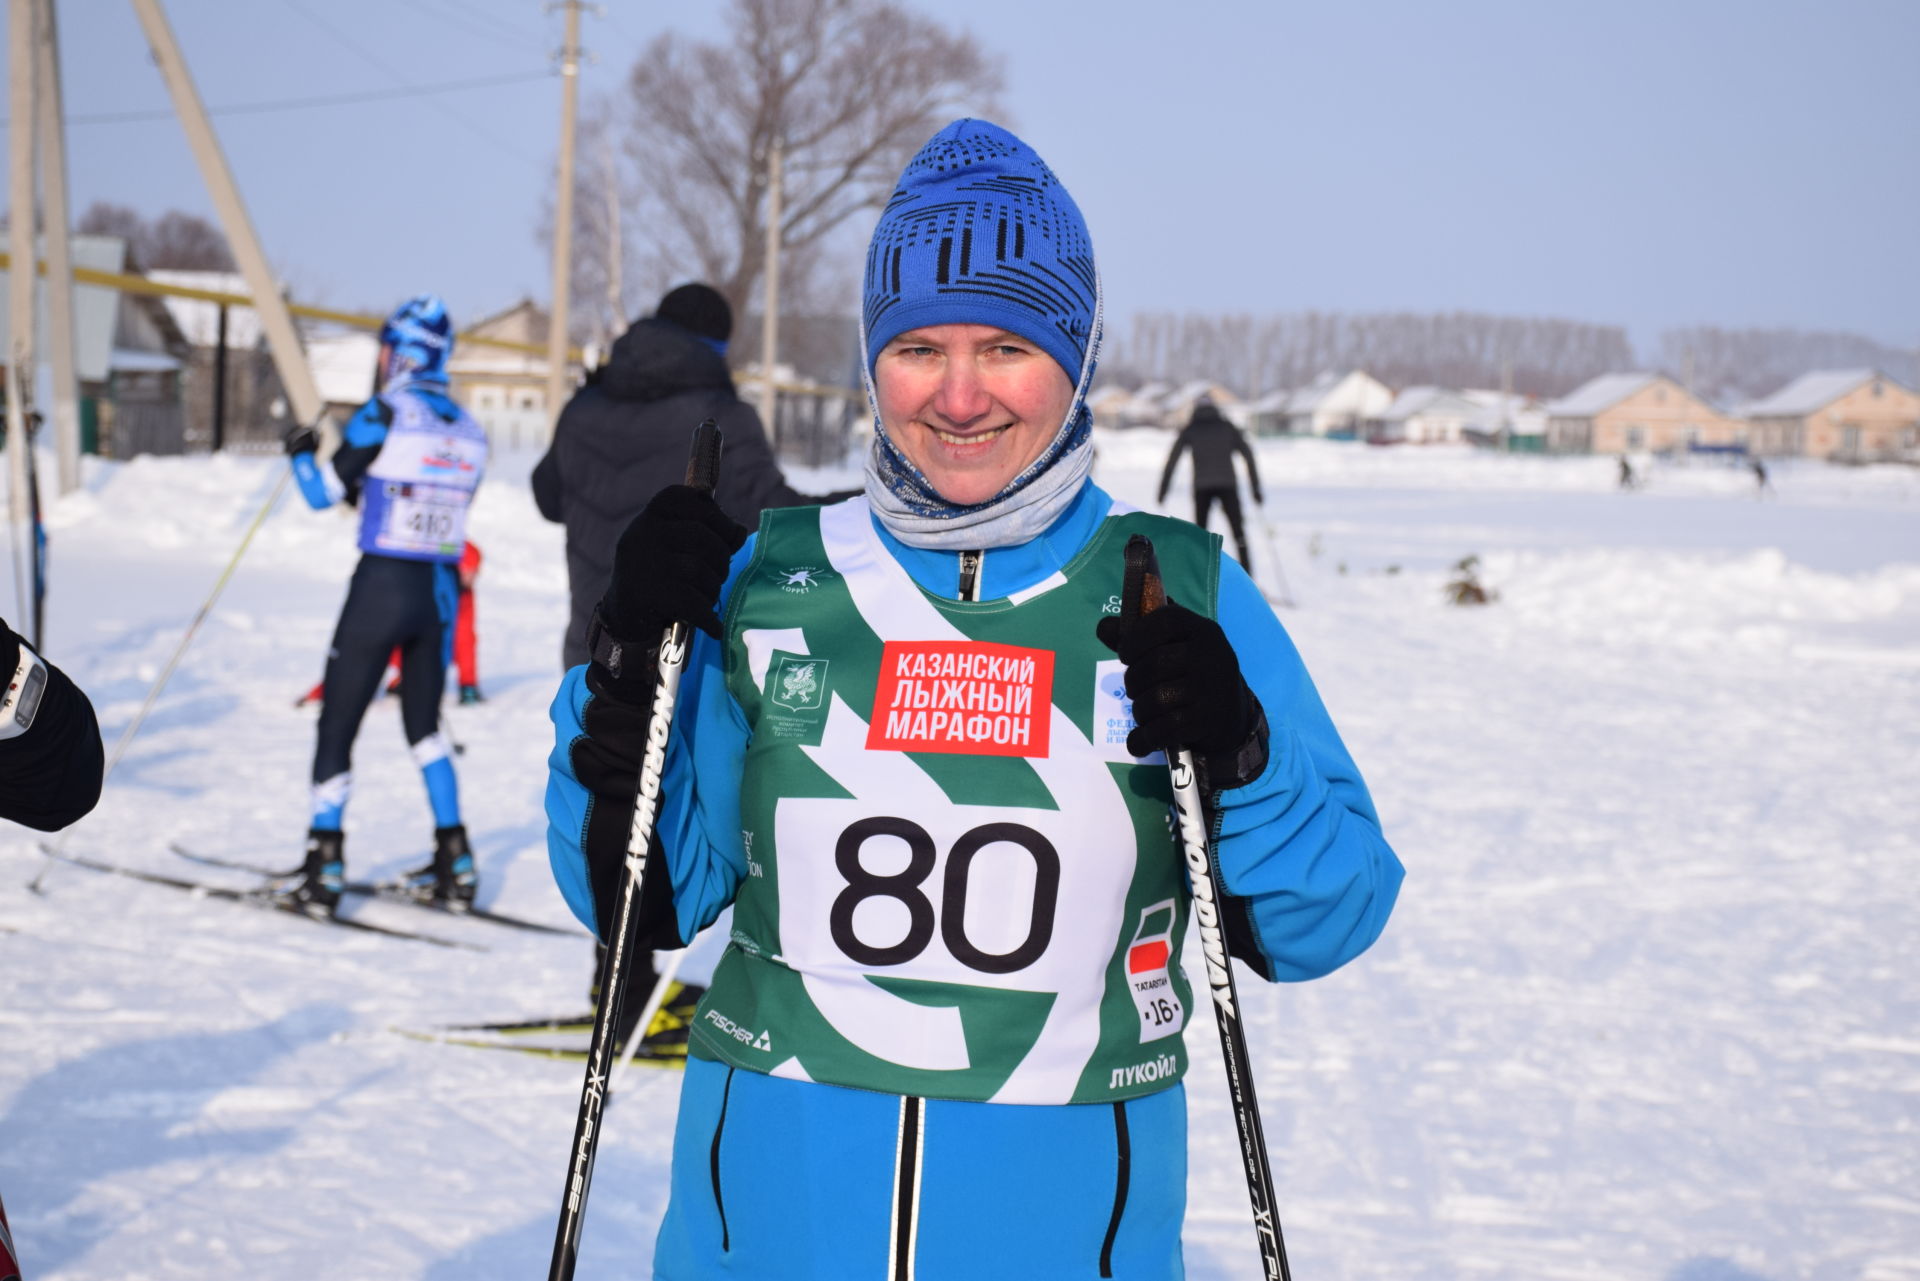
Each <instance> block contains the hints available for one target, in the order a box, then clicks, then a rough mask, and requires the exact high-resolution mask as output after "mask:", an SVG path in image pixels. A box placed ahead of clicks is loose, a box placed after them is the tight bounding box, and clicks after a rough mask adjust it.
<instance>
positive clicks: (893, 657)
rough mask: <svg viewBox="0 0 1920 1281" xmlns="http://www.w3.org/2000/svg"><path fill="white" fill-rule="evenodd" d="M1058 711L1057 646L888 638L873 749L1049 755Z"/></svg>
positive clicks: (870, 730) (870, 740) (871, 730)
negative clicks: (1055, 707)
mask: <svg viewBox="0 0 1920 1281" xmlns="http://www.w3.org/2000/svg"><path fill="white" fill-rule="evenodd" d="M1052 713H1053V651H1052V650H1047V649H1026V648H1023V647H1022V646H1019V645H996V644H993V643H991V642H988V641H888V642H887V643H886V646H885V648H884V649H883V650H882V652H881V656H880V684H879V686H878V687H877V688H876V689H875V690H874V695H873V723H872V724H871V725H869V726H868V727H867V750H868V751H874V752H955V753H960V754H962V755H966V756H1045V755H1046V754H1047V731H1048V729H1049V728H1050V726H1051V724H1052Z"/></svg>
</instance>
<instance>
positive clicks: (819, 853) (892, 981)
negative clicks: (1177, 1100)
mask: <svg viewBox="0 0 1920 1281" xmlns="http://www.w3.org/2000/svg"><path fill="white" fill-rule="evenodd" d="M1134 533H1146V534H1148V535H1149V536H1150V537H1151V538H1152V539H1153V540H1154V546H1155V550H1156V552H1157V553H1158V556H1159V560H1160V565H1161V568H1162V572H1163V574H1164V575H1165V577H1166V580H1167V583H1168V587H1169V590H1170V591H1171V593H1172V594H1173V595H1174V596H1176V597H1177V598H1178V599H1179V600H1180V601H1181V602H1182V603H1183V604H1185V605H1187V606H1188V607H1189V608H1192V609H1196V610H1203V611H1205V612H1207V613H1209V614H1210V613H1212V612H1213V609H1214V603H1215V594H1216V587H1217V579H1218V566H1219V539H1218V538H1216V537H1214V536H1212V535H1208V534H1206V533H1204V532H1202V531H1200V530H1198V529H1195V528H1194V527H1193V526H1191V525H1188V524H1185V523H1183V522H1179V521H1173V520H1168V519H1165V518H1163V517H1156V516H1149V515H1146V514H1145V513H1141V512H1133V511H1127V512H1123V513H1116V514H1113V515H1110V516H1109V517H1108V518H1107V520H1106V521H1105V522H1104V523H1103V524H1102V526H1101V528H1100V531H1099V532H1098V533H1097V534H1096V535H1095V537H1094V538H1093V539H1092V541H1091V542H1089V544H1088V545H1087V546H1086V547H1085V548H1083V549H1082V550H1081V552H1080V554H1079V555H1078V556H1076V557H1075V558H1074V559H1073V561H1072V562H1071V563H1069V564H1068V565H1067V566H1066V567H1065V569H1063V570H1062V571H1060V572H1059V573H1058V574H1055V575H1054V576H1052V577H1051V578H1049V579H1047V580H1046V581H1044V582H1042V583H1040V584H1038V585H1036V586H1035V587H1033V588H1031V589H1029V590H1027V591H1025V592H1021V593H1019V594H1017V595H1016V596H1014V597H1011V598H1007V599H1002V600H995V601H986V602H980V603H962V602H958V601H952V600H945V599H942V598H940V597H937V596H934V595H932V594H931V593H928V592H926V591H924V590H922V589H921V588H920V586H919V585H918V584H916V583H915V582H914V581H913V580H912V578H911V577H910V576H909V575H908V574H907V572H906V570H905V569H903V568H902V567H901V566H900V565H899V564H898V563H897V562H896V561H895V560H894V559H893V558H892V556H890V555H889V554H888V553H887V551H886V549H885V547H884V546H883V545H882V543H881V542H880V539H879V537H878V536H877V535H876V534H875V532H874V530H873V527H872V523H871V518H870V516H869V512H868V507H867V504H866V502H865V501H864V500H859V499H856V500H854V501H852V502H847V503H841V504H837V505H835V506H833V507H827V508H797V509H789V510H784V511H771V512H768V513H766V514H765V515H764V516H763V517H762V520H761V526H760V534H759V541H758V545H757V548H756V553H755V556H754V559H753V561H752V563H751V564H750V565H749V566H748V568H747V569H746V571H745V572H744V573H743V574H742V575H741V577H740V578H739V580H738V581H737V582H736V583H735V585H734V589H733V594H732V598H731V601H730V603H729V608H728V614H727V626H728V631H727V646H726V679H727V685H728V689H729V692H730V693H731V694H732V695H733V698H734V699H735V701H736V702H737V703H738V704H739V706H740V708H741V709H742V711H743V712H744V713H745V716H746V719H747V723H748V725H749V727H750V731H751V738H750V742H749V746H748V748H747V753H746V761H745V771H744V777H743V780H742V784H741V796H740V814H741V827H742V832H741V836H742V842H743V845H744V847H745V850H746V854H747V876H746V878H745V880H744V881H743V882H742V884H741V886H740V890H739V894H738V897H737V899H736V902H735V907H734V927H733V936H732V940H731V944H730V946H729V948H728V950H727V953H726V955H725V956H724V958H723V959H722V961H721V962H720V965H719V967H718V969H717V971H716V973H715V975H714V980H713V983H712V986H711V988H710V990H709V992H708V994H707V997H706V999H705V1001H704V1002H703V1003H702V1005H701V1009H700V1012H699V1015H698V1018H697V1020H696V1024H695V1028H694V1052H695V1053H696V1054H702V1055H704V1056H706V1057H716V1058H719V1059H722V1060H724V1061H726V1062H729V1063H732V1064H735V1065H736V1066H739V1067H743V1068H748V1069H751V1070H754V1071H760V1072H770V1073H772V1074H774V1075H776V1076H787V1077H794V1078H799V1079H805V1080H816V1081H824V1082H830V1083H832V1084H836V1085H845V1086H853V1087H858V1088H862V1089H870V1090H879V1091H884V1092H888V1093H896V1094H915V1095H922V1096H928V1097H935V1098H951V1099H970V1100H984V1101H992V1102H1000V1103H1036V1104H1056V1103H1081V1102H1103V1101H1112V1100H1115V1099H1123V1098H1129V1097H1132V1096H1135V1095H1139V1094H1147V1093H1151V1092H1153V1091H1155V1090H1161V1089H1165V1088H1166V1087H1167V1086H1169V1085H1171V1084H1172V1083H1173V1082H1174V1081H1177V1080H1178V1079H1179V1078H1180V1076H1181V1075H1182V1074H1183V1073H1184V1072H1185V1070H1186V1062H1187V1059H1186V1050H1185V1046H1184V1043H1183V1040H1182V1038H1181V1035H1180V1033H1181V1030H1182V1028H1183V1027H1184V1026H1185V1023H1186V1020H1187V1015H1188V1012H1189V1011H1190V1010H1191V1009H1192V1008H1193V998H1192V992H1191V989H1190V988H1189V986H1188V984H1187V981H1186V978H1185V976H1184V975H1183V974H1182V973H1181V971H1180V968H1179V965H1178V963H1177V959H1178V957H1179V955H1180V946H1181V941H1182V938H1183V937H1184V933H1185V928H1186V910H1185V901H1186V885H1185V880H1184V878H1183V874H1182V869H1181V862H1180V858H1179V854H1178V850H1177V848H1176V846H1175V844H1174V841H1173V838H1172V836H1171V835H1170V832H1169V828H1168V806H1169V804H1170V801H1171V794H1170V790H1169V784H1168V778H1167V768H1166V762H1165V760H1164V758H1163V757H1161V756H1159V755H1158V754H1156V755H1155V756H1153V757H1151V758H1146V759H1143V760H1137V759H1135V758H1134V757H1132V756H1130V755H1129V754H1128V753H1127V750H1126V745H1125V740H1126V733H1127V730H1128V729H1130V728H1131V727H1132V716H1131V711H1130V708H1129V706H1128V704H1127V702H1126V698H1125V694H1124V690H1123V688H1122V685H1121V675H1122V673H1121V666H1120V663H1119V661H1118V660H1117V659H1115V658H1114V656H1113V654H1112V652H1111V651H1110V650H1108V649H1107V648H1106V647H1105V646H1103V645H1102V644H1100V642H1099V641H1098V640H1097V639H1096V638H1095V636H1094V627H1095V625H1096V624H1097V623H1098V622H1099V620H1100V618H1101V616H1102V614H1103V613H1116V612H1118V610H1119V593H1120V581H1121V575H1122V556H1121V549H1122V548H1123V547H1124V545H1125V543H1126V540H1127V537H1128V536H1129V535H1131V534H1134ZM987 555H988V556H989V557H991V556H992V553H991V552H988V553H987Z"/></svg>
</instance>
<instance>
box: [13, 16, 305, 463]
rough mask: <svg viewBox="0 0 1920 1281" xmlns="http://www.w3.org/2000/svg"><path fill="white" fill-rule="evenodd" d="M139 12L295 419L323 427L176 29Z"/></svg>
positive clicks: (288, 321)
mask: <svg viewBox="0 0 1920 1281" xmlns="http://www.w3.org/2000/svg"><path fill="white" fill-rule="evenodd" d="M17 2H18V0H16V3H17ZM133 9H134V12H135V13H136V14H138V15H139V17H140V25H141V27H142V28H144V29H145V31H146V33H147V44H148V45H149V46H150V47H151V48H152V50H153V60H154V62H155V63H156V64H158V65H159V68H160V75H161V78H162V79H164V80H165V81H166V82H167V92H168V93H169V94H170V95H172V97H173V110H174V114H175V115H177V116H179V117H180V125H181V127H182V128H183V129H185V130H186V133H187V143H188V145H189V146H190V147H192V149H193V158H194V160H196V161H197V162H198V163H199V165H200V176H201V178H202V179H203V180H204V181H205V182H206V184H207V194H208V195H210V196H212V197H213V208H214V212H215V213H216V214H217V215H219V218H220V229H221V230H222V231H224V232H226V233H227V243H228V244H229V245H230V246H232V248H233V256H234V257H235V258H238V259H239V260H240V271H241V274H242V275H244V276H245V277H246V280H247V291H248V292H249V293H251V294H252V295H253V308H254V311H255V312H256V313H257V314H258V315H259V317H260V327H261V328H262V329H264V330H265V331H266V334H267V347H268V349H269V350H270V351H272V353H273V364H274V368H275V369H277V370H278V371H279V373H280V383H281V385H282V386H283V387H285V388H286V392H287V401H288V403H289V404H291V405H292V406H293V414H294V418H295V419H296V420H297V421H298V422H300V423H303V424H307V425H315V424H319V423H320V416H321V411H322V410H324V409H325V408H326V405H325V404H324V402H322V401H321V399H320V389H319V387H318V386H317V385H316V384H315V383H314V381H313V370H312V369H311V368H309V367H308V365H307V354H306V352H305V351H303V350H301V347H300V334H299V332H298V331H297V330H295V329H294V327H293V313H292V312H290V311H288V310H287V300H286V298H285V297H283V296H282V295H281V293H280V286H279V284H278V283H277V282H276V281H275V280H274V278H273V271H272V269H271V268H270V267H268V265H267V255H266V251H265V250H263V249H262V248H261V247H260V237H259V236H258V234H256V233H255V231H254V228H253V221H252V219H250V218H248V217H247V207H246V205H245V204H244V203H242V201H241V199H240V188H239V187H238V186H237V185H236V184H235V183H234V181H233V173H232V171H231V170H229V169H228V168H227V158H226V156H225V155H223V154H222V153H221V151H220V141H219V139H217V138H215V137H214V136H213V125H212V124H211V122H209V121H208V119H207V109H206V106H205V104H204V103H202V102H201V101H200V93H199V91H198V90H197V89H195V88H194V85H193V76H192V74H191V73H190V72H188V70H187V64H186V60H185V59H184V58H182V57H181V56H180V46H179V44H178V42H176V41H175V40H174V38H173V28H172V27H170V26H168V25H167V16H166V14H165V13H163V12H162V11H161V9H160V0H133ZM322 429H323V430H324V431H326V432H327V433H328V434H329V435H331V434H332V431H333V426H332V423H331V422H328V423H326V424H325V425H324V426H323V427H322Z"/></svg>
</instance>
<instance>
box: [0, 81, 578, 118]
mask: <svg viewBox="0 0 1920 1281" xmlns="http://www.w3.org/2000/svg"><path fill="white" fill-rule="evenodd" d="M553 76H554V73H553V71H552V70H551V69H549V70H546V71H519V72H514V73H512V74H510V75H501V76H481V77H478V78H476V79H473V80H448V81H444V82H442V83H440V84H431V85H415V86H414V87H412V88H410V89H370V90H368V91H367V92H365V93H339V94H324V95H320V96H316V97H311V98H276V99H272V100H270V101H266V102H236V103H230V104H229V105H227V106H224V107H209V108H207V114H208V115H212V116H246V115H259V114H263V113H266V112H271V111H302V110H305V109H307V108H309V107H343V106H348V105H350V104H352V103H357V102H380V101H386V100H391V99H394V98H425V97H430V96H432V95H433V94H438V93H455V92H458V91H460V90H463V89H487V88H492V87H494V86H497V85H509V84H524V83H527V82H529V81H533V80H551V79H553ZM171 119H173V109H172V108H171V107H155V108H153V109H151V110H145V111H107V112H96V113H95V114H92V115H85V116H67V117H65V120H64V123H66V124H69V125H118V124H132V123H135V122H137V121H143V120H171ZM5 124H6V117H4V116H0V126H4V125H5Z"/></svg>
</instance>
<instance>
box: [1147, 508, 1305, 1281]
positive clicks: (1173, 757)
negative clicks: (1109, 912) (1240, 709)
mask: <svg viewBox="0 0 1920 1281" xmlns="http://www.w3.org/2000/svg"><path fill="white" fill-rule="evenodd" d="M1125 556H1126V576H1125V577H1124V578H1123V579H1122V580H1121V589H1120V617H1121V618H1122V619H1123V620H1126V621H1128V622H1132V621H1134V620H1138V619H1140V618H1144V617H1145V616H1146V615H1148V614H1151V613H1152V612H1153V611H1154V610H1156V609H1159V608H1160V607H1161V606H1162V605H1164V604H1166V603H1167V593H1166V587H1165V586H1164V585H1163V584H1162V583H1161V581H1160V566H1159V563H1158V562H1157V561H1156V560H1155V559H1154V555H1153V543H1152V542H1150V541H1149V540H1148V539H1147V538H1146V536H1145V535H1142V534H1135V535H1134V536H1133V537H1132V538H1129V539H1128V540H1127V548H1126V552H1125ZM1168 765H1169V767H1170V770H1171V772H1172V775H1173V809H1174V816H1175V818H1176V820H1177V824H1176V825H1177V827H1178V830H1179V840H1180V852H1181V856H1182V857H1183V858H1184V859H1185V860H1186V864H1187V872H1188V874H1189V878H1190V879H1191V880H1192V882H1193V908H1194V913H1193V914H1194V918H1195V919H1196V920H1197V921H1198V922H1199V923H1200V946H1201V950H1202V951H1203V952H1205V953H1206V961H1207V988H1208V992H1209V994H1210V995H1211V996H1212V997H1213V1022H1214V1026H1215V1027H1217V1028H1219V1030H1220V1057H1221V1058H1222V1059H1223V1060H1224V1061H1225V1064H1226V1070H1227V1097H1228V1098H1229V1099H1230V1100H1231V1102H1232V1104H1233V1119H1234V1123H1235V1125H1236V1126H1237V1127H1238V1128H1239V1132H1240V1159H1241V1162H1242V1164H1243V1165H1244V1167H1245V1171H1246V1176H1247V1196H1248V1197H1249V1198H1251V1199H1252V1201H1253V1230H1254V1232H1255V1233H1256V1234H1257V1235H1258V1237H1259V1239H1260V1263H1261V1267H1262V1269H1263V1273H1262V1275H1264V1276H1265V1277H1266V1278H1267V1281H1292V1277H1293V1274H1292V1273H1291V1272H1289V1271H1288V1269H1287V1245H1286V1242H1285V1241H1284V1240H1282V1239H1281V1235H1280V1217H1279V1215H1278V1213H1277V1212H1276V1210H1275V1208H1274V1194H1273V1171H1272V1169H1271V1168H1270V1167H1269V1166H1268V1164H1267V1140H1266V1135H1265V1133H1264V1132H1263V1130H1262V1127H1261V1124H1260V1103H1259V1100H1258V1099H1256V1098H1255V1097H1254V1092H1253V1062H1252V1059H1251V1058H1250V1057H1249V1055H1248V1053H1247V1032H1246V1027H1245V1026H1244V1025H1243V1024H1242V1023H1241V1022H1240V993H1239V989H1238V988H1237V987H1236V985H1235V984H1234V981H1233V962H1232V958H1230V957H1229V956H1228V955H1227V943H1226V935H1225V933H1224V931H1223V929H1222V927H1221V924H1220V907H1219V904H1220V901H1221V899H1222V898H1223V897H1224V896H1225V894H1226V889H1225V887H1224V885H1223V884H1222V883H1221V878H1220V859H1219V852H1218V850H1217V848H1216V846H1215V844H1214V842H1215V840H1216V839H1217V835H1218V827H1217V820H1216V826H1215V827H1214V828H1213V829H1211V830H1210V829H1209V827H1208V824H1207V819H1206V816H1205V811H1204V810H1203V808H1202V797H1201V795H1200V782H1199V778H1198V776H1197V775H1196V773H1195V772H1194V763H1193V753H1192V752H1190V751H1188V750H1186V749H1184V748H1183V749H1181V750H1179V751H1176V752H1171V753H1169V754H1168Z"/></svg>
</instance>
